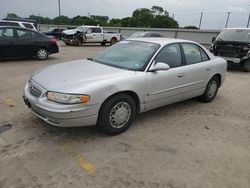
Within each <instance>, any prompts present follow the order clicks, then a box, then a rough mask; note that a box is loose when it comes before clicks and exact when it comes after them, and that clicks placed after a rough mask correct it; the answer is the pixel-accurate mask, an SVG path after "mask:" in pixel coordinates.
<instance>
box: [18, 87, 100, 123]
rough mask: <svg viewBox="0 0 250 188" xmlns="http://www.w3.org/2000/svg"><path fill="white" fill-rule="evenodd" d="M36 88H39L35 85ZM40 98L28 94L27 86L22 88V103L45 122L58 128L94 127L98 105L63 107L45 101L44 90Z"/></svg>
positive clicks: (63, 105)
mask: <svg viewBox="0 0 250 188" xmlns="http://www.w3.org/2000/svg"><path fill="white" fill-rule="evenodd" d="M35 84H36V87H41V86H39V85H38V84H37V83H35ZM41 90H43V93H42V95H41V96H40V97H36V96H33V95H32V94H31V93H30V92H29V86H28V84H27V85H26V86H25V88H24V94H23V98H24V102H25V104H26V105H27V106H28V107H29V109H30V110H31V112H32V113H33V114H35V115H36V116H37V117H39V118H40V119H42V120H44V121H45V122H47V123H49V124H51V125H54V126H58V127H81V126H89V125H95V124H96V123H97V118H98V115H97V114H98V110H99V105H98V104H96V105H83V104H75V105H65V104H59V103H55V102H52V101H49V100H47V97H46V91H45V89H43V88H41Z"/></svg>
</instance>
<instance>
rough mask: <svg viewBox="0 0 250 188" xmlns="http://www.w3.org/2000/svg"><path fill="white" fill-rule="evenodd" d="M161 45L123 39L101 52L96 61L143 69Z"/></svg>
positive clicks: (130, 68) (132, 68) (126, 67)
mask: <svg viewBox="0 0 250 188" xmlns="http://www.w3.org/2000/svg"><path fill="white" fill-rule="evenodd" d="M159 47H160V45H159V44H155V43H149V42H140V41H129V40H125V41H121V42H119V43H117V44H116V45H114V46H112V47H110V48H108V49H106V50H104V51H102V52H100V53H99V54H97V55H96V57H95V58H93V60H94V61H96V62H99V63H102V64H105V65H109V66H113V67H117V68H121V69H127V70H135V71H143V70H144V69H145V68H146V66H147V64H148V62H149V61H150V59H151V58H152V56H153V55H154V53H155V52H156V51H157V50H158V49H159Z"/></svg>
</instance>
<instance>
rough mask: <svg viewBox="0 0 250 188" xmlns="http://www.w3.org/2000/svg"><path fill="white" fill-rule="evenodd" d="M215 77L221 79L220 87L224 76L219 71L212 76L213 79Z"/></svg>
mask: <svg viewBox="0 0 250 188" xmlns="http://www.w3.org/2000/svg"><path fill="white" fill-rule="evenodd" d="M214 77H216V78H217V79H218V81H219V87H220V86H221V82H222V76H221V74H220V73H217V74H215V75H213V76H212V77H211V79H212V78H214ZM211 79H210V80H211Z"/></svg>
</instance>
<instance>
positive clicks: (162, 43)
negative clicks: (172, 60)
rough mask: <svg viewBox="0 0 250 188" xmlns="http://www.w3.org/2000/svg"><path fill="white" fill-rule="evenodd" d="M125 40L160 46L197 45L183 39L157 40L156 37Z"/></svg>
mask: <svg viewBox="0 0 250 188" xmlns="http://www.w3.org/2000/svg"><path fill="white" fill-rule="evenodd" d="M127 40H133V41H141V42H151V43H156V44H160V45H161V46H165V45H166V44H170V43H181V42H183V43H185V42H188V43H194V44H198V43H196V42H194V41H190V40H183V39H175V38H157V37H149V38H131V39H127Z"/></svg>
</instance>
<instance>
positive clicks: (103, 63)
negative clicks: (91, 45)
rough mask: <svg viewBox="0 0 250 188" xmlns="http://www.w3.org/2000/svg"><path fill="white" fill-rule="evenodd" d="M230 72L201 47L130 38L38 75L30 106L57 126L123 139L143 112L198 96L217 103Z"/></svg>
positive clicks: (31, 85) (29, 91)
mask: <svg viewBox="0 0 250 188" xmlns="http://www.w3.org/2000/svg"><path fill="white" fill-rule="evenodd" d="M226 70H227V62H226V61H225V60H224V59H222V58H220V57H215V56H213V55H212V54H211V53H210V52H209V51H208V50H206V48H204V47H203V46H201V45H200V44H198V43H196V42H192V41H186V40H177V39H167V38H137V39H129V40H124V41H121V42H119V43H117V44H116V45H114V46H112V47H110V48H107V49H106V50H104V51H102V52H100V53H98V54H97V55H96V56H95V57H94V58H88V59H85V60H76V61H72V62H68V63H61V64H57V65H52V66H49V67H47V68H43V69H41V70H38V71H37V72H35V73H34V74H33V75H32V76H31V78H30V80H29V82H28V83H27V85H26V86H25V89H24V101H25V103H26V105H28V107H29V108H30V110H31V111H32V112H33V113H34V114H35V115H36V116H38V117H39V118H41V119H43V120H44V121H46V122H47V123H49V124H52V125H54V126H61V127H77V126H88V125H97V126H98V127H99V128H100V130H101V131H103V132H104V133H106V134H119V133H121V132H123V131H125V130H126V129H127V128H128V127H129V126H130V124H131V123H132V121H133V119H134V117H135V116H136V114H138V113H142V112H146V111H149V110H152V109H154V108H158V107H161V106H164V105H168V104H171V103H175V102H179V101H183V100H186V99H190V98H194V97H199V98H200V99H201V100H202V101H204V102H210V101H212V100H213V99H214V98H215V96H216V94H217V92H218V89H219V88H220V86H221V85H222V84H223V81H224V79H225V74H226ZM180 116H181V114H180Z"/></svg>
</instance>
